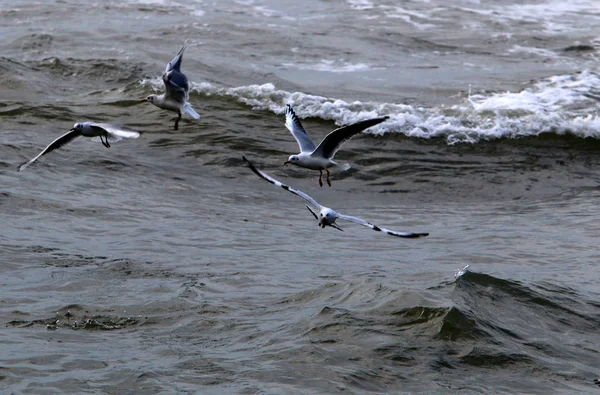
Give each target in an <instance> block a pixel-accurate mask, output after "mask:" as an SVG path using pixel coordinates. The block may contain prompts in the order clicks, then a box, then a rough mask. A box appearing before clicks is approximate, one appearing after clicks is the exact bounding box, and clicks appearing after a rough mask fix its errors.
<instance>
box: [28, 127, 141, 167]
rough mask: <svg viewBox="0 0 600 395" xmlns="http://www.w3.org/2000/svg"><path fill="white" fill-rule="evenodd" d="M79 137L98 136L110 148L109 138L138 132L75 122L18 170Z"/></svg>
mask: <svg viewBox="0 0 600 395" xmlns="http://www.w3.org/2000/svg"><path fill="white" fill-rule="evenodd" d="M79 137H98V138H99V139H100V142H101V143H102V145H104V146H105V147H106V148H110V143H109V140H110V141H112V142H115V141H119V140H121V139H122V138H126V139H136V138H138V137H140V133H138V132H135V131H133V130H128V129H124V128H121V127H119V126H115V125H111V124H108V123H96V122H81V123H76V124H75V125H73V128H72V129H71V130H70V131H69V132H68V133H65V134H63V135H62V136H60V137H59V138H57V139H56V140H54V141H53V142H51V143H50V145H48V146H47V147H46V148H44V150H43V151H42V152H40V153H39V154H38V155H37V156H36V157H35V158H33V159H31V160H30V161H28V162H25V163H23V164H22V165H20V166H19V171H21V170H23V169H25V168H26V167H27V166H29V165H30V164H32V163H33V162H35V161H36V160H37V159H38V158H39V157H40V156H43V155H46V154H47V153H49V152H52V151H54V150H55V149H58V148H60V147H62V146H63V145H67V144H69V143H70V142H72V141H75V140H77V139H78V138H79Z"/></svg>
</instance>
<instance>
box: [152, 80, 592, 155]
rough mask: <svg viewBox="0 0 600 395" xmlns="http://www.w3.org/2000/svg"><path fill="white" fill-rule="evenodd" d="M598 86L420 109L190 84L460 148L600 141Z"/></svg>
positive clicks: (270, 87)
mask: <svg viewBox="0 0 600 395" xmlns="http://www.w3.org/2000/svg"><path fill="white" fill-rule="evenodd" d="M141 83H142V84H143V85H146V86H150V87H152V89H154V90H156V91H160V90H162V89H163V85H162V80H161V79H160V78H158V77H157V78H152V79H147V80H143V81H142V82H141ZM597 86H600V76H599V75H598V74H596V73H593V72H589V71H586V72H583V73H580V74H576V75H562V76H555V77H551V78H547V79H545V80H542V81H539V82H538V83H536V84H534V85H532V86H531V87H530V88H528V89H524V90H522V91H520V92H514V93H513V92H499V93H491V94H488V93H486V94H478V95H471V96H469V97H468V98H467V99H465V100H461V102H460V103H457V104H456V105H454V106H452V107H450V108H443V107H442V108H420V107H414V106H411V105H405V104H398V103H380V102H363V101H358V100H357V101H352V102H349V101H345V100H341V99H336V98H329V97H324V96H318V95H311V94H308V93H304V92H289V91H285V90H281V89H277V88H276V87H275V85H274V84H272V83H266V84H262V85H248V86H240V87H234V88H224V87H217V86H214V85H212V84H210V83H199V84H198V83H191V91H192V92H193V93H196V94H200V95H205V96H223V97H231V98H233V99H235V100H236V101H238V102H240V103H243V104H245V105H247V106H249V107H251V108H252V109H259V110H268V111H271V112H273V113H275V114H278V115H280V114H283V113H284V110H285V106H286V105H287V104H291V105H292V106H293V107H294V110H295V112H296V114H298V116H299V117H301V118H306V117H316V118H321V119H325V120H332V121H334V122H335V123H336V124H337V125H348V124H351V123H354V122H358V121H361V120H364V119H368V118H373V117H377V116H382V115H387V116H389V118H390V119H389V120H388V121H386V122H384V123H382V124H380V125H377V126H375V127H372V128H370V129H368V130H367V131H366V133H369V134H375V135H383V134H387V133H400V134H404V135H406V136H408V137H414V138H424V139H430V138H443V139H445V140H446V142H447V143H448V144H458V143H477V142H480V141H482V140H491V139H499V138H521V137H528V136H537V135H539V134H542V133H554V134H559V135H560V134H567V133H570V134H573V135H575V136H578V137H582V138H585V137H592V138H596V139H600V115H599V114H598V110H597V101H596V100H594V99H593V98H590V95H589V93H590V91H593V89H594V88H595V87H597ZM592 97H593V96H592ZM193 101H194V100H193V98H192V102H193Z"/></svg>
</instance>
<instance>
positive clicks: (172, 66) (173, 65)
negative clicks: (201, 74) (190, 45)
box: [165, 41, 187, 73]
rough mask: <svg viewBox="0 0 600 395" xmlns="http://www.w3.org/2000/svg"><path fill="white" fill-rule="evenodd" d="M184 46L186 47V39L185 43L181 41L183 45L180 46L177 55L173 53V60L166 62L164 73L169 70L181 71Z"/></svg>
mask: <svg viewBox="0 0 600 395" xmlns="http://www.w3.org/2000/svg"><path fill="white" fill-rule="evenodd" d="M186 47H187V41H186V42H185V43H183V47H181V49H180V50H179V52H178V53H177V55H175V57H174V58H173V60H171V61H170V62H169V63H167V67H166V68H165V73H168V72H169V71H171V70H175V71H181V62H182V61H183V51H185V48H186Z"/></svg>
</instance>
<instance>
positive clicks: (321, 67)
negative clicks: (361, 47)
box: [282, 59, 379, 73]
mask: <svg viewBox="0 0 600 395" xmlns="http://www.w3.org/2000/svg"><path fill="white" fill-rule="evenodd" d="M282 66H284V67H289V68H295V69H298V70H315V71H328V72H330V73H352V72H356V71H365V70H371V69H374V67H371V66H369V65H368V64H366V63H348V62H345V61H344V60H342V59H340V60H328V59H322V60H321V61H320V62H319V63H314V64H306V63H304V64H303V63H283V64H282ZM378 69H379V67H378Z"/></svg>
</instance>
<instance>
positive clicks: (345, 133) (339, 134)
mask: <svg viewBox="0 0 600 395" xmlns="http://www.w3.org/2000/svg"><path fill="white" fill-rule="evenodd" d="M388 118H389V117H379V118H372V119H367V120H365V121H360V122H357V123H353V124H352V125H348V126H343V127H341V128H338V129H335V130H334V131H333V132H331V133H329V134H328V135H327V136H325V138H324V139H323V141H321V144H319V146H318V147H317V149H316V150H315V154H319V155H321V156H323V157H324V158H328V159H332V158H333V157H334V156H335V153H336V152H337V151H338V150H339V149H340V147H341V146H342V144H344V143H345V142H346V141H348V140H349V139H350V138H351V137H352V136H354V135H355V134H358V133H360V132H362V131H363V130H365V129H367V128H370V127H371V126H375V125H377V124H379V123H381V122H383V121H385V120H386V119H388Z"/></svg>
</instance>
